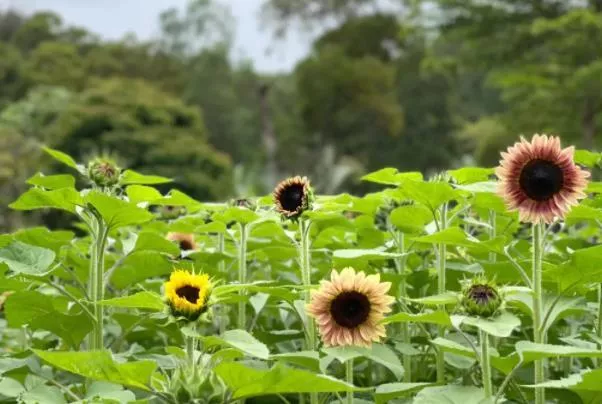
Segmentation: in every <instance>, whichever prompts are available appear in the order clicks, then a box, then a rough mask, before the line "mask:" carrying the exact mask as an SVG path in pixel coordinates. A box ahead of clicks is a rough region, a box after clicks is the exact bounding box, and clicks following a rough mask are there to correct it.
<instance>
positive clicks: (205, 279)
mask: <svg viewBox="0 0 602 404" xmlns="http://www.w3.org/2000/svg"><path fill="white" fill-rule="evenodd" d="M211 289H212V284H211V280H210V279H209V275H207V274H200V275H196V274H193V273H190V272H188V271H184V270H176V271H174V272H172V274H171V277H170V278H169V281H168V282H166V283H165V297H166V299H167V303H168V304H169V307H170V308H171V311H172V314H173V315H174V316H176V317H185V318H187V319H188V320H190V321H195V320H196V319H198V318H199V316H200V315H201V314H203V313H204V312H205V311H206V310H207V302H208V300H209V296H210V295H211Z"/></svg>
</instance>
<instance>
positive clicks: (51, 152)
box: [43, 147, 80, 171]
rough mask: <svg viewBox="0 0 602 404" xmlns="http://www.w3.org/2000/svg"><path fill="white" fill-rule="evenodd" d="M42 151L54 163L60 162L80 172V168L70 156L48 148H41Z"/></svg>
mask: <svg viewBox="0 0 602 404" xmlns="http://www.w3.org/2000/svg"><path fill="white" fill-rule="evenodd" d="M43 149H44V151H45V152H46V153H48V154H49V155H50V156H52V157H53V158H54V159H55V160H56V161H60V162H61V163H63V164H65V165H67V166H69V167H71V168H75V169H76V170H78V171H79V170H80V166H78V164H77V163H76V162H75V160H73V157H71V156H70V155H68V154H66V153H63V152H62V151H59V150H55V149H51V148H50V147H43Z"/></svg>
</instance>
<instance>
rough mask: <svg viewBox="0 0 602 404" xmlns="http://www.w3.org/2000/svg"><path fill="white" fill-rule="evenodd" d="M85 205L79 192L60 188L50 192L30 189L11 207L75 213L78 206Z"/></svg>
mask: <svg viewBox="0 0 602 404" xmlns="http://www.w3.org/2000/svg"><path fill="white" fill-rule="evenodd" d="M83 204H84V201H83V199H82V197H81V196H80V194H79V192H77V191H76V190H75V189H74V188H60V189H54V190H50V191H46V190H43V189H41V188H30V189H28V190H27V191H26V192H25V193H24V194H22V195H21V196H19V198H18V199H17V200H16V201H15V202H13V203H11V204H10V205H9V207H10V208H12V209H15V210H34V209H45V208H54V209H60V210H65V211H67V212H71V213H74V212H75V207H76V206H78V205H79V206H81V205H83Z"/></svg>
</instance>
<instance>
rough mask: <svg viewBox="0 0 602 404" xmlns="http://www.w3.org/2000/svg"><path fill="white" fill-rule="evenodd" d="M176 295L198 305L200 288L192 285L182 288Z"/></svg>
mask: <svg viewBox="0 0 602 404" xmlns="http://www.w3.org/2000/svg"><path fill="white" fill-rule="evenodd" d="M176 295H178V296H179V297H182V298H184V299H186V300H188V301H189V302H190V303H192V304H196V302H197V301H198V300H199V288H196V287H194V286H190V285H186V286H182V287H181V288H178V289H177V290H176Z"/></svg>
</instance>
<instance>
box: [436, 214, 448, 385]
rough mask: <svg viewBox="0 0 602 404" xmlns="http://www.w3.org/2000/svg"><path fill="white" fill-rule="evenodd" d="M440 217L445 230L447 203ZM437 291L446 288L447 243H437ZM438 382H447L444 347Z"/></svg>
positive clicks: (439, 358) (442, 328) (439, 355)
mask: <svg viewBox="0 0 602 404" xmlns="http://www.w3.org/2000/svg"><path fill="white" fill-rule="evenodd" d="M440 214H441V216H440V219H439V231H443V230H445V229H446V228H447V203H444V204H443V206H441V211H440ZM437 250H438V253H437V286H438V287H437V293H438V294H440V295H442V294H444V293H445V290H446V287H445V285H446V282H445V270H446V255H447V249H446V247H445V244H443V243H441V244H438V245H437ZM439 310H443V311H444V310H445V306H444V305H443V306H440V307H439ZM438 336H439V337H440V338H444V337H445V326H440V327H439V329H438ZM437 383H441V384H443V383H445V353H444V352H443V350H442V349H440V350H439V351H437Z"/></svg>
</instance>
